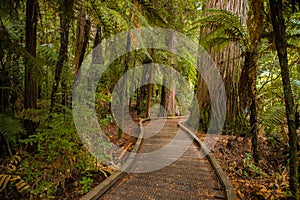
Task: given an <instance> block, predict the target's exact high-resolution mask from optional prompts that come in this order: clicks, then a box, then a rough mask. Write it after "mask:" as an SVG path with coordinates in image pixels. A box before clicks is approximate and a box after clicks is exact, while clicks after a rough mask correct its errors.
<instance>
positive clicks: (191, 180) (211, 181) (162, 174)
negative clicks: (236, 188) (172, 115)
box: [99, 119, 226, 200]
mask: <svg viewBox="0 0 300 200" xmlns="http://www.w3.org/2000/svg"><path fill="white" fill-rule="evenodd" d="M159 120H162V119H155V120H151V121H150V122H145V123H144V124H143V125H144V127H145V128H144V134H145V135H144V136H145V138H144V139H143V142H142V144H141V147H140V149H139V152H140V153H149V152H153V151H155V150H158V149H161V148H162V147H164V146H165V145H166V144H168V143H169V142H170V141H171V140H172V139H173V140H174V137H175V135H176V134H177V132H178V131H180V132H179V133H180V134H181V135H182V136H183V138H182V139H184V137H187V138H188V137H189V136H188V134H187V133H185V132H184V131H182V130H181V129H179V128H178V126H177V124H178V122H179V121H180V119H167V120H166V122H165V124H164V126H163V128H162V130H160V131H159V132H158V133H157V130H156V129H157V127H158V126H155V124H161V121H159ZM150 123H151V124H152V126H148V125H149V124H150ZM153 133H157V134H155V135H153ZM152 135H153V136H152ZM149 136H151V137H149ZM147 137H148V138H147ZM172 148H173V149H174V152H176V148H179V147H178V146H177V147H176V145H175V146H172V147H171V149H172ZM170 152H172V151H170ZM174 154H176V153H174ZM157 156H158V160H160V159H161V160H162V161H163V160H164V159H168V158H166V157H164V156H161V155H157ZM159 156H160V157H159ZM172 156H177V155H172V154H171V155H170V157H172ZM135 162H136V164H134V165H133V166H132V167H133V170H134V167H138V166H139V165H138V162H139V160H136V161H135ZM143 162H144V163H143V166H146V167H147V166H148V167H151V166H153V165H154V164H155V163H153V162H157V161H153V160H149V161H147V162H148V163H145V161H143ZM99 199H103V200H108V199H111V200H118V199H120V200H124V199H128V200H129V199H130V200H140V199H141V200H148V199H149V200H150V199H151V200H153V199H157V200H165V199H184V200H187V199H226V197H225V194H224V189H223V188H222V185H221V183H220V182H219V180H218V178H217V175H216V174H215V171H214V170H213V168H212V167H211V165H210V162H209V161H208V160H207V158H206V157H204V156H203V154H202V152H201V151H200V149H199V147H198V146H197V145H196V144H194V143H193V142H192V144H191V145H190V146H189V147H188V149H187V150H186V151H185V153H184V154H183V155H182V156H181V157H180V158H179V159H177V160H176V161H175V162H173V163H172V164H170V165H168V166H166V167H164V168H162V169H159V170H156V171H151V172H147V173H127V174H126V175H125V176H124V177H123V178H121V179H120V180H119V181H117V182H116V184H115V185H114V186H113V187H112V188H110V189H109V190H108V191H107V192H106V193H104V195H102V196H101V197H100V198H99Z"/></svg>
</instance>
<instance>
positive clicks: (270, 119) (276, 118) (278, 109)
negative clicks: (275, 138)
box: [262, 105, 286, 134]
mask: <svg viewBox="0 0 300 200" xmlns="http://www.w3.org/2000/svg"><path fill="white" fill-rule="evenodd" d="M285 116H286V114H285V107H284V106H282V105H280V106H273V107H271V108H270V109H269V110H267V111H266V112H265V113H264V114H263V115H262V123H263V125H264V130H265V132H266V134H271V133H272V132H273V131H274V130H275V129H276V128H278V127H280V125H282V124H284V123H285Z"/></svg>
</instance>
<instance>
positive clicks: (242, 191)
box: [197, 131, 289, 200]
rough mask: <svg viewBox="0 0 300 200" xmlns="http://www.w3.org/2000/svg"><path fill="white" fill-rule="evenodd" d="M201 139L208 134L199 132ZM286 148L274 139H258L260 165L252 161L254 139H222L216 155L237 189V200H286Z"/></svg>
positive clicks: (217, 145) (228, 136) (216, 147)
mask: <svg viewBox="0 0 300 200" xmlns="http://www.w3.org/2000/svg"><path fill="white" fill-rule="evenodd" d="M197 136H198V137H199V138H200V139H203V138H204V137H205V133H203V132H200V131H198V132H197ZM286 147H287V146H285V145H283V144H282V142H280V141H275V140H274V138H267V137H266V136H265V135H264V134H263V133H260V135H259V152H261V153H260V161H259V164H255V163H254V161H253V158H252V157H251V139H250V138H249V137H237V136H231V135H220V137H219V139H218V141H217V143H216V145H215V147H214V149H213V154H214V155H215V157H216V158H217V160H218V162H219V163H220V165H221V166H222V168H223V170H224V171H225V173H226V174H227V176H228V177H229V179H230V181H231V183H232V184H233V187H234V188H235V191H236V195H237V198H238V199H242V200H244V199H251V200H252V199H259V200H260V199H270V200H272V199H274V200H275V199H287V198H288V192H289V182H288V177H289V175H288V170H287V167H286V166H287V164H288V161H287V160H288V151H287V149H288V148H286Z"/></svg>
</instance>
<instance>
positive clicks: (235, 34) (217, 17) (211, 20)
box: [193, 9, 249, 51]
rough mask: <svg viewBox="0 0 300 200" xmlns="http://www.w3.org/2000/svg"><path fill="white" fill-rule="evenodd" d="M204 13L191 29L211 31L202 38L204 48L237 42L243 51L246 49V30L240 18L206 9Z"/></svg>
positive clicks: (220, 11)
mask: <svg viewBox="0 0 300 200" xmlns="http://www.w3.org/2000/svg"><path fill="white" fill-rule="evenodd" d="M204 12H205V14H206V15H204V16H203V17H201V18H200V19H199V20H196V21H195V22H194V24H193V29H194V28H197V27H203V28H206V29H211V30H210V33H208V35H206V36H205V37H204V38H203V43H204V44H206V47H208V48H211V47H214V46H219V45H223V43H228V42H229V41H239V43H240V45H241V48H242V49H243V50H244V51H245V50H246V49H247V48H248V44H249V42H248V41H249V39H248V34H247V29H246V27H245V26H244V25H243V24H242V22H241V21H242V20H241V18H240V17H238V16H237V15H235V14H233V13H232V12H229V11H226V10H222V9H208V10H205V11H204Z"/></svg>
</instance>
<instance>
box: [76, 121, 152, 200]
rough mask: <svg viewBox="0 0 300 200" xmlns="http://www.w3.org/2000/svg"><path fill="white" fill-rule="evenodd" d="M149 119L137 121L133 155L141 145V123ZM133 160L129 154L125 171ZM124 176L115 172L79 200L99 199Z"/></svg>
mask: <svg viewBox="0 0 300 200" xmlns="http://www.w3.org/2000/svg"><path fill="white" fill-rule="evenodd" d="M149 120H150V119H148V118H147V119H142V120H140V121H139V127H140V129H139V131H140V133H139V137H138V139H137V141H136V143H135V145H134V148H133V150H132V152H133V153H136V152H137V151H138V150H139V148H140V145H141V143H142V140H143V137H144V128H143V125H142V124H143V123H144V122H145V121H149ZM134 159H135V155H133V154H130V156H129V158H128V159H127V160H126V161H125V163H124V166H125V167H124V168H125V169H127V168H129V167H130V166H131V165H132V162H133V161H134ZM125 175H126V172H124V171H116V172H114V173H113V174H111V175H110V176H109V177H108V178H106V179H105V180H104V181H102V182H101V183H100V184H98V185H97V186H96V187H94V188H93V189H92V190H91V191H89V192H88V193H87V194H85V195H84V196H83V197H81V200H95V199H98V198H99V197H101V196H102V195H103V194H104V193H105V192H106V191H108V190H109V189H110V188H111V187H112V186H113V185H114V184H115V183H116V182H117V181H118V180H120V179H121V178H122V177H123V176H125Z"/></svg>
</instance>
